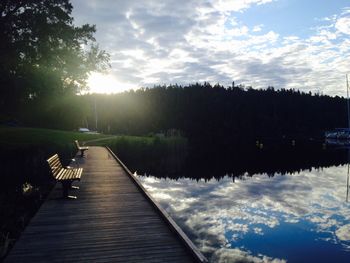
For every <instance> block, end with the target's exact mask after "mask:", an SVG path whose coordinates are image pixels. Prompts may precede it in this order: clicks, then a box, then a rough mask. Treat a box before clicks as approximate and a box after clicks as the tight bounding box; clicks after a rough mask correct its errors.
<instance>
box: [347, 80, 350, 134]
mask: <svg viewBox="0 0 350 263" xmlns="http://www.w3.org/2000/svg"><path fill="white" fill-rule="evenodd" d="M346 102H347V105H348V129H350V106H349V80H348V74H346Z"/></svg>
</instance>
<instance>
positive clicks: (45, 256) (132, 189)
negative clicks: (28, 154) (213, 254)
mask: <svg viewBox="0 0 350 263" xmlns="http://www.w3.org/2000/svg"><path fill="white" fill-rule="evenodd" d="M79 162H80V167H83V168H84V171H83V175H82V180H81V181H80V182H77V183H75V185H77V186H79V187H80V189H79V190H71V191H70V194H74V195H76V196H77V199H76V200H63V199H60V198H59V197H60V196H61V194H62V193H61V184H57V185H56V187H55V188H54V189H53V190H52V192H51V194H50V195H49V197H48V199H47V200H46V201H45V203H44V204H43V205H42V207H41V208H40V209H39V211H38V213H37V214H36V215H35V216H34V218H33V219H32V220H31V222H30V224H29V225H28V226H27V228H26V229H25V231H24V232H23V233H22V235H21V237H20V239H19V240H18V241H17V243H16V244H15V246H14V248H13V249H12V251H11V252H10V254H9V255H8V256H7V258H6V259H5V262H205V261H206V259H205V258H204V257H203V255H201V254H200V252H199V251H198V250H197V249H196V247H194V245H193V244H192V243H191V241H189V240H188V239H187V237H186V236H185V235H184V234H183V232H182V231H181V229H179V227H178V226H177V225H176V224H175V223H174V222H173V221H172V219H171V218H170V217H169V216H168V215H167V214H166V212H164V211H162V209H161V208H160V207H159V206H158V205H157V204H155V203H153V201H154V200H152V198H151V197H150V196H149V194H147V193H145V192H144V189H143V188H142V186H140V184H139V183H138V182H137V179H136V181H135V178H133V176H132V175H131V174H130V173H129V171H128V170H127V168H125V167H124V165H123V164H122V163H119V162H118V161H117V158H116V157H115V156H114V154H113V153H112V152H110V151H109V150H108V149H106V148H104V147H90V149H89V150H88V151H87V152H86V157H85V158H81V159H80V161H79Z"/></svg>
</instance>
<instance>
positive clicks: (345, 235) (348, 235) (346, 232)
mask: <svg viewBox="0 0 350 263" xmlns="http://www.w3.org/2000/svg"><path fill="white" fill-rule="evenodd" d="M335 234H336V235H337V237H338V238H339V239H340V240H342V241H350V224H348V225H345V226H342V227H340V228H339V229H338V230H337V231H336V232H335Z"/></svg>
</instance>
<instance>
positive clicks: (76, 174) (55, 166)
mask: <svg viewBox="0 0 350 263" xmlns="http://www.w3.org/2000/svg"><path fill="white" fill-rule="evenodd" d="M47 162H48V164H49V166H50V169H51V173H52V175H53V177H54V178H55V180H56V181H57V182H61V183H62V190H63V198H76V197H75V196H69V195H68V190H69V189H78V187H73V186H72V183H73V181H75V180H78V181H80V177H81V174H82V172H83V168H73V167H70V166H67V167H64V166H63V165H62V163H61V161H60V158H59V157H58V154H55V155H53V156H51V157H50V158H49V159H47Z"/></svg>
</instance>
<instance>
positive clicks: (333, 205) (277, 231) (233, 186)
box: [140, 162, 350, 262]
mask: <svg viewBox="0 0 350 263" xmlns="http://www.w3.org/2000/svg"><path fill="white" fill-rule="evenodd" d="M203 163H204V162H203ZM192 173H193V176H191V178H189V177H186V176H184V177H181V176H179V177H177V178H173V179H170V178H164V177H162V176H158V177H155V176H140V180H141V182H142V184H143V185H144V186H145V187H146V189H147V190H148V191H149V192H150V193H151V195H152V196H153V197H154V198H155V199H156V200H157V201H158V202H159V203H160V204H161V205H162V207H163V208H164V209H165V210H166V211H167V212H168V213H169V214H170V215H171V216H172V218H173V219H174V220H175V221H176V222H177V224H178V225H179V226H180V227H181V228H182V229H183V230H184V232H185V233H186V234H187V235H188V236H189V237H190V239H191V240H192V241H193V242H194V243H195V245H197V246H198V248H199V249H200V250H201V251H202V253H203V254H204V255H205V256H207V258H208V259H209V261H210V262H350V203H349V202H348V199H349V196H348V195H349V192H348V191H349V175H348V165H347V164H340V165H339V164H336V165H333V166H332V165H331V166H329V165H327V167H322V166H321V167H319V168H310V169H305V170H298V171H296V172H274V173H272V172H269V173H268V174H266V173H250V174H248V173H247V172H245V173H242V174H241V175H240V176H233V175H232V174H222V176H221V177H219V178H218V177H212V178H211V179H208V176H207V175H205V176H204V175H203V176H201V173H202V171H200V172H199V174H195V173H196V172H195V171H192ZM194 178H196V179H194ZM201 178H202V179H201ZM204 178H207V179H204ZM209 178H210V177H209Z"/></svg>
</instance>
